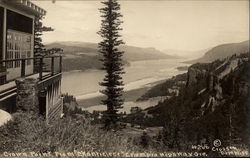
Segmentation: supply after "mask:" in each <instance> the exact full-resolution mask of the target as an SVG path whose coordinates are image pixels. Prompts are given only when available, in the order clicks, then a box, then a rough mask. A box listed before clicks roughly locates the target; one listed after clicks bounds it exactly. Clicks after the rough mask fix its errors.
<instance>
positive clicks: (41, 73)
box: [39, 58, 43, 81]
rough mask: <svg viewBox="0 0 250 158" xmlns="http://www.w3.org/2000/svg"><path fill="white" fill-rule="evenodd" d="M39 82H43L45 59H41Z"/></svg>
mask: <svg viewBox="0 0 250 158" xmlns="http://www.w3.org/2000/svg"><path fill="white" fill-rule="evenodd" d="M39 60H40V62H39V80H40V81H42V79H43V58H40V59H39Z"/></svg>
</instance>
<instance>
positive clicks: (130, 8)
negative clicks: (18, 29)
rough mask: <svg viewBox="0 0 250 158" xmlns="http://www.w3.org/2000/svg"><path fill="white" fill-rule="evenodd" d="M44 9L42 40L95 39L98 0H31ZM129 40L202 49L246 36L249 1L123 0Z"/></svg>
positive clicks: (161, 46) (124, 34)
mask: <svg viewBox="0 0 250 158" xmlns="http://www.w3.org/2000/svg"><path fill="white" fill-rule="evenodd" d="M33 2H34V3H35V4H37V5H38V6H40V7H42V8H43V9H45V10H46V11H47V15H46V17H45V19H44V20H43V22H44V25H45V26H51V27H53V28H54V29H55V31H53V32H49V33H45V34H44V35H43V41H44V42H46V43H50V42H55V41H83V42H95V43H97V42H99V41H100V40H101V39H100V37H99V35H97V34H96V32H98V31H99V29H100V24H101V22H100V21H101V18H100V12H99V10H98V8H101V7H103V6H102V4H101V3H100V1H99V0H89V1H86V0H78V1H72V0H68V1H65V0H64V1H62V0H56V3H52V1H50V0H33ZM120 4H121V13H122V14H123V16H124V17H123V18H122V20H123V21H124V23H123V24H122V25H121V27H122V28H123V31H122V32H121V34H122V39H123V40H124V41H125V42H126V44H127V45H133V46H139V47H155V48H157V49H159V50H165V49H175V50H186V51H194V50H202V49H207V48H211V47H214V46H216V45H219V44H223V43H234V42H241V41H245V40H249V1H248V0H237V1H232V0H214V1H211V0H203V1H198V0H194V1H191V0H182V1H176V0H154V1H150V0H127V1H125V0H121V1H120Z"/></svg>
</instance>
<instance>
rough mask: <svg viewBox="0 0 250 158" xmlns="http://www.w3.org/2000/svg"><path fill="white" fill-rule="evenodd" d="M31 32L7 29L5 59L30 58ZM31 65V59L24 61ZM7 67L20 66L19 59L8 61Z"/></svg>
mask: <svg viewBox="0 0 250 158" xmlns="http://www.w3.org/2000/svg"><path fill="white" fill-rule="evenodd" d="M31 37H32V36H31V34H27V33H22V32H17V31H12V30H8V32H7V53H6V59H21V58H31V57H32V56H31V51H32V50H31V48H32V47H31ZM26 65H31V61H30V60H28V61H26ZM6 66H7V68H18V67H21V61H20V60H19V61H14V62H8V63H7V64H6Z"/></svg>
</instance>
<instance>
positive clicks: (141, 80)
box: [62, 59, 186, 100]
mask: <svg viewBox="0 0 250 158" xmlns="http://www.w3.org/2000/svg"><path fill="white" fill-rule="evenodd" d="M182 61H183V59H161V60H144V61H135V62H131V63H130V66H128V67H125V69H124V70H125V74H124V75H123V80H124V83H125V87H124V90H125V92H127V91H131V90H135V89H139V88H143V87H145V86H150V85H151V83H154V82H156V81H160V80H165V79H167V78H170V77H172V76H174V75H177V74H180V73H184V72H183V71H179V70H177V69H176V68H177V67H178V66H186V64H184V63H182ZM104 74H105V73H104V72H103V71H100V70H87V71H71V72H66V73H63V79H62V92H63V93H69V94H71V95H74V96H75V97H76V99H77V100H86V99H91V98H95V97H98V96H101V94H100V93H99V90H100V89H101V88H102V87H100V86H99V84H98V83H99V82H101V81H102V79H103V77H104Z"/></svg>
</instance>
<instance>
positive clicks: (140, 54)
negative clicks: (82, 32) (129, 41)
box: [46, 41, 177, 71]
mask: <svg viewBox="0 0 250 158" xmlns="http://www.w3.org/2000/svg"><path fill="white" fill-rule="evenodd" d="M46 48H62V49H63V55H64V59H63V63H64V64H63V70H64V71H70V70H86V69H99V68H100V67H101V62H100V61H99V59H100V58H101V55H100V54H99V53H98V45H97V44H96V43H87V42H71V41H69V42H54V43H50V44H47V45H46ZM120 50H122V51H125V54H124V63H125V64H126V65H129V62H131V61H140V60H157V59H175V58H177V57H175V56H171V55H167V54H164V53H162V52H160V51H159V50H157V49H155V48H140V47H134V46H126V45H125V46H121V47H120Z"/></svg>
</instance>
